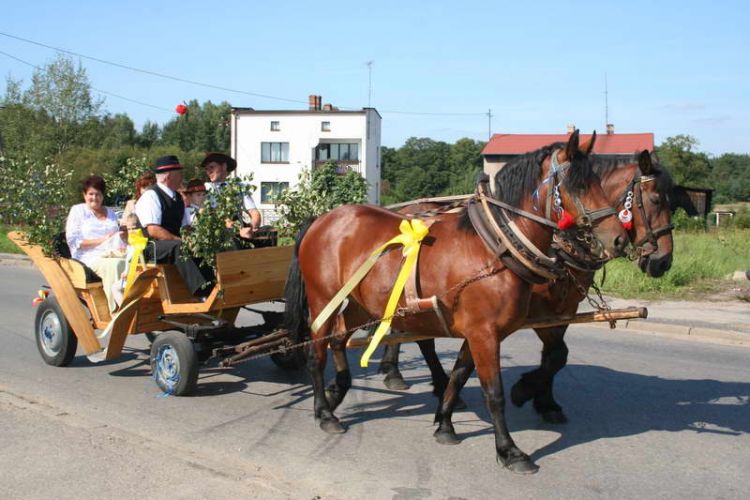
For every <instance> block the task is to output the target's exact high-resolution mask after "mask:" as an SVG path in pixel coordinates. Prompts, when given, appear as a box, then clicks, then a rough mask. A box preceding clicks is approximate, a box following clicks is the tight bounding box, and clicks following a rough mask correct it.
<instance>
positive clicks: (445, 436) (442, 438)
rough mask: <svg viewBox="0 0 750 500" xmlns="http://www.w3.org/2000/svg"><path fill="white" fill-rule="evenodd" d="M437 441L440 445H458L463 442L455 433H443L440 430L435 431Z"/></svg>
mask: <svg viewBox="0 0 750 500" xmlns="http://www.w3.org/2000/svg"><path fill="white" fill-rule="evenodd" d="M434 436H435V441H437V442H438V443H440V444H458V443H460V442H461V440H460V439H458V436H456V433H455V432H453V431H441V430H440V429H438V430H436V431H435V434H434Z"/></svg>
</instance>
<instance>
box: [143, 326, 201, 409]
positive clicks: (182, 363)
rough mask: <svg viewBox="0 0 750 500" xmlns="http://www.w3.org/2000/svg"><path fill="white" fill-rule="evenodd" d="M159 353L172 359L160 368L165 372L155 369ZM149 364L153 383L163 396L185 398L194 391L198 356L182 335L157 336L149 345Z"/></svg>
mask: <svg viewBox="0 0 750 500" xmlns="http://www.w3.org/2000/svg"><path fill="white" fill-rule="evenodd" d="M162 351H163V352H162ZM160 352H162V354H161V356H162V357H163V356H164V355H165V354H166V355H168V356H170V357H171V358H172V362H171V363H170V362H169V361H166V363H167V365H166V366H164V365H163V366H162V367H163V368H165V369H166V372H164V371H163V370H158V369H157V368H158V367H157V361H158V358H159V356H160ZM162 363H165V361H163V362H162ZM174 363H176V365H175V364H174ZM150 364H151V373H152V374H153V377H154V381H155V382H156V385H158V386H159V389H161V390H162V392H164V393H165V394H169V395H171V396H187V395H189V394H190V393H192V392H193V391H195V387H196V386H197V384H198V355H197V354H196V352H195V348H194V347H193V342H192V341H191V340H190V339H189V338H187V337H186V336H185V335H184V334H182V333H178V332H163V333H160V334H159V335H157V337H156V339H155V340H154V343H153V344H151V356H150ZM165 376H167V377H166V378H165Z"/></svg>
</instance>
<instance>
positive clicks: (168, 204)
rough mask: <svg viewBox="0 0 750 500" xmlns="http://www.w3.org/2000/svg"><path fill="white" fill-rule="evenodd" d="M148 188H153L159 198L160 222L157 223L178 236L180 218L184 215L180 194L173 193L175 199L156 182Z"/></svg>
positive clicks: (183, 205) (180, 225) (180, 224)
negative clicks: (175, 196)
mask: <svg viewBox="0 0 750 500" xmlns="http://www.w3.org/2000/svg"><path fill="white" fill-rule="evenodd" d="M149 189H153V190H154V192H155V193H156V197H157V198H159V204H161V224H159V225H160V226H161V227H163V228H164V229H166V230H167V231H169V232H170V233H172V234H174V235H175V236H179V235H180V227H182V218H183V217H184V216H185V204H184V203H182V196H180V194H179V193H175V194H176V195H177V199H176V200H173V199H171V198H170V197H169V196H167V193H165V192H164V191H163V190H162V189H160V188H159V187H158V186H157V185H156V184H154V185H153V186H151V187H150V188H149Z"/></svg>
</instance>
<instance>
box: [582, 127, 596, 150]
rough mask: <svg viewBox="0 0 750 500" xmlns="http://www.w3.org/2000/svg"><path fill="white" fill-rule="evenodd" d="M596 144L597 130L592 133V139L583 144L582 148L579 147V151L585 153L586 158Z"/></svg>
mask: <svg viewBox="0 0 750 500" xmlns="http://www.w3.org/2000/svg"><path fill="white" fill-rule="evenodd" d="M595 142H596V130H594V131H593V132H592V133H591V139H589V140H588V141H586V142H584V143H582V144H581V145H580V146H578V149H579V150H580V151H581V153H583V154H585V155H586V156H588V155H590V154H591V152H592V151H593V150H594V143H595Z"/></svg>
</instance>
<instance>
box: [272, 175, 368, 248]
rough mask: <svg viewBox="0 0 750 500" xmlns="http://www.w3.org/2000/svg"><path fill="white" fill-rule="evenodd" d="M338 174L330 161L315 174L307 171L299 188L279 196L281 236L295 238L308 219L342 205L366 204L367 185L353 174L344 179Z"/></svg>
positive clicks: (301, 176) (278, 226)
mask: <svg viewBox="0 0 750 500" xmlns="http://www.w3.org/2000/svg"><path fill="white" fill-rule="evenodd" d="M336 170H337V166H336V163H335V162H333V161H327V162H326V163H324V164H323V165H321V166H320V167H318V168H316V169H315V170H313V171H312V174H311V173H310V171H309V170H303V171H302V172H301V173H300V175H299V182H298V183H297V186H296V187H295V188H294V189H293V190H289V189H287V190H285V191H283V192H282V193H281V194H280V195H279V197H278V200H277V208H278V212H279V220H278V222H277V228H278V230H279V234H280V235H281V236H285V237H290V238H293V237H295V236H296V235H297V232H298V231H299V229H300V227H301V226H302V223H304V222H305V221H306V220H307V219H309V218H311V217H317V216H319V215H321V214H323V213H325V212H327V211H329V210H331V209H333V208H335V207H337V206H339V205H347V204H357V203H364V201H365V199H366V198H367V181H365V179H364V178H363V177H362V176H361V175H359V174H358V173H356V172H354V171H353V170H348V171H347V172H346V173H345V174H344V175H339V174H337V173H336Z"/></svg>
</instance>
